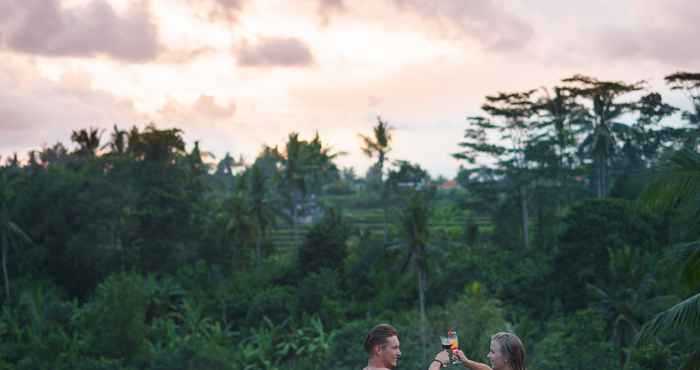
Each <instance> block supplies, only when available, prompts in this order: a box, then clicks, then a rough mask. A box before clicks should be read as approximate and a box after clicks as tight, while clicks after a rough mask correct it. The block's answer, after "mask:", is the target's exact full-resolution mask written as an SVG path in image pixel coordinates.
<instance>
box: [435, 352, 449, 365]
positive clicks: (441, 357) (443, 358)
mask: <svg viewBox="0 0 700 370" xmlns="http://www.w3.org/2000/svg"><path fill="white" fill-rule="evenodd" d="M435 359H436V360H438V361H440V362H442V363H443V364H446V363H449V362H450V354H449V353H447V351H440V352H439V353H438V354H437V355H435Z"/></svg>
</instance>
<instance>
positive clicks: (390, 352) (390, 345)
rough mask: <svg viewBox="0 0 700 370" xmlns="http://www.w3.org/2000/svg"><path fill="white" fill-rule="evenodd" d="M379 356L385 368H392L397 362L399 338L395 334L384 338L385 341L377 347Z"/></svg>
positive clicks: (399, 355)
mask: <svg viewBox="0 0 700 370" xmlns="http://www.w3.org/2000/svg"><path fill="white" fill-rule="evenodd" d="M379 357H380V358H381V359H382V363H383V364H384V367H386V368H387V369H393V368H395V367H396V366H397V365H398V364H399V357H401V350H400V349H399V338H398V337H397V336H395V335H394V336H393V337H389V338H387V339H386V343H384V344H383V345H382V346H381V347H380V349H379Z"/></svg>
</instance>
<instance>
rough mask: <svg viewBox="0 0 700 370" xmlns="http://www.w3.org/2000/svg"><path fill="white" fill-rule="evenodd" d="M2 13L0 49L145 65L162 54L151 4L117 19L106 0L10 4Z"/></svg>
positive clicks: (38, 0) (36, 0)
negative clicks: (102, 57) (81, 3)
mask: <svg viewBox="0 0 700 370" xmlns="http://www.w3.org/2000/svg"><path fill="white" fill-rule="evenodd" d="M0 14H3V15H4V16H0V46H3V47H5V48H8V49H11V50H14V51H17V52H21V53H26V54H35V55H44V56H59V57H94V56H97V55H105V56H108V57H111V58H114V59H118V60H123V61H128V62H143V61H147V60H151V59H154V58H155V57H156V55H157V54H158V51H159V46H158V32H157V30H156V26H155V24H154V23H153V21H152V20H151V18H150V14H149V12H148V9H147V2H145V1H144V2H141V3H140V4H139V5H133V6H131V7H130V8H129V9H128V10H127V12H126V13H125V14H117V13H116V12H115V10H114V9H113V8H112V6H111V5H109V4H108V3H107V2H106V1H105V0H92V1H90V2H89V3H87V4H86V5H84V6H76V7H72V8H64V7H63V5H62V3H61V1H60V0H21V1H20V0H10V2H9V3H5V4H4V5H2V8H0Z"/></svg>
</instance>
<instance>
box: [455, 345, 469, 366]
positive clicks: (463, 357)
mask: <svg viewBox="0 0 700 370" xmlns="http://www.w3.org/2000/svg"><path fill="white" fill-rule="evenodd" d="M452 354H453V355H454V356H455V358H457V359H458V360H459V362H461V363H463V364H464V365H466V364H467V361H469V359H468V358H467V355H465V354H464V352H462V350H461V349H456V350H454V351H452Z"/></svg>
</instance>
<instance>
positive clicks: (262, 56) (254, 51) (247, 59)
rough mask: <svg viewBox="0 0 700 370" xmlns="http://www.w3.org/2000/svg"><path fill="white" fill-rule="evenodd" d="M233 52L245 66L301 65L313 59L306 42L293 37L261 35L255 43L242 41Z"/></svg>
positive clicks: (309, 62)
mask: <svg viewBox="0 0 700 370" xmlns="http://www.w3.org/2000/svg"><path fill="white" fill-rule="evenodd" d="M234 54H235V55H236V57H237V59H238V64H239V65H241V66H245V67H303V66H308V65H311V64H313V61H314V58H313V55H312V54H311V50H310V49H309V47H308V46H307V45H306V43H304V42H303V41H302V40H299V39H297V38H293V37H279V38H278V37H263V38H261V39H260V40H258V42H257V43H255V44H251V43H250V42H248V41H243V42H242V43H241V44H240V45H239V46H238V47H237V48H235V49H234Z"/></svg>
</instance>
